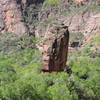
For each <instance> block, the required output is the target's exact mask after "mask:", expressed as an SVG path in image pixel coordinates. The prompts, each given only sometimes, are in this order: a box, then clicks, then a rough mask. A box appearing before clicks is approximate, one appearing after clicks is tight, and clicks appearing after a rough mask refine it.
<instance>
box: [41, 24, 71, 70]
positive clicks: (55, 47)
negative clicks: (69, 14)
mask: <svg viewBox="0 0 100 100" xmlns="http://www.w3.org/2000/svg"><path fill="white" fill-rule="evenodd" d="M68 41H69V32H68V27H67V26H64V25H58V26H53V25H51V26H49V27H48V29H47V32H46V33H45V36H44V40H43V42H42V43H40V45H39V49H40V51H41V52H42V62H43V63H42V66H41V70H42V71H49V72H51V71H63V70H64V68H65V65H66V61H67V54H68Z"/></svg>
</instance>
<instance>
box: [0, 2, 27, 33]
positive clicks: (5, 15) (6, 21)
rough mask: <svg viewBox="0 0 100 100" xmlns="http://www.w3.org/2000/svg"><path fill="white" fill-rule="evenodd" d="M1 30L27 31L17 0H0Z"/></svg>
mask: <svg viewBox="0 0 100 100" xmlns="http://www.w3.org/2000/svg"><path fill="white" fill-rule="evenodd" d="M0 31H1V32H13V33H15V34H24V33H27V31H28V30H27V27H26V26H25V23H24V22H23V17H22V14H21V10H20V7H19V6H18V5H17V2H16V0H0Z"/></svg>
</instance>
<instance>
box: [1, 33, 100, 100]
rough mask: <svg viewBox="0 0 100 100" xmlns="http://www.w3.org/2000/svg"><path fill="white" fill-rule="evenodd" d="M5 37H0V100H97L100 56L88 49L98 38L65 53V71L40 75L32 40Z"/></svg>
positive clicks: (26, 37)
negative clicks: (66, 59) (66, 65)
mask: <svg viewBox="0 0 100 100" xmlns="http://www.w3.org/2000/svg"><path fill="white" fill-rule="evenodd" d="M7 34H8V33H7ZM5 35H6V34H3V35H2V34H1V35H0V100H99V98H100V77H99V76H100V63H99V62H100V52H99V51H98V50H99V49H97V52H96V53H97V54H96V53H95V55H94V54H93V53H94V52H93V51H91V48H95V45H94V44H96V46H97V45H98V44H99V43H100V37H96V38H93V39H92V40H91V41H90V42H88V43H86V44H84V47H85V48H81V49H79V50H77V51H73V52H72V53H69V60H68V66H69V67H68V69H69V70H67V71H65V72H59V73H43V72H41V71H40V65H41V54H40V52H39V51H38V49H36V47H35V43H36V42H37V41H36V40H35V39H34V37H33V36H28V35H25V36H17V35H13V34H10V33H9V34H8V35H6V36H5ZM87 47H88V48H87Z"/></svg>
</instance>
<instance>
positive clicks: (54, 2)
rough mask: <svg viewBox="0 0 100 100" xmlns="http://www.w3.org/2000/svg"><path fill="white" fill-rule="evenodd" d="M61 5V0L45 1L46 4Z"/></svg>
mask: <svg viewBox="0 0 100 100" xmlns="http://www.w3.org/2000/svg"><path fill="white" fill-rule="evenodd" d="M60 3H61V1H60V0H45V1H44V4H46V5H47V4H54V5H58V4H60Z"/></svg>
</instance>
